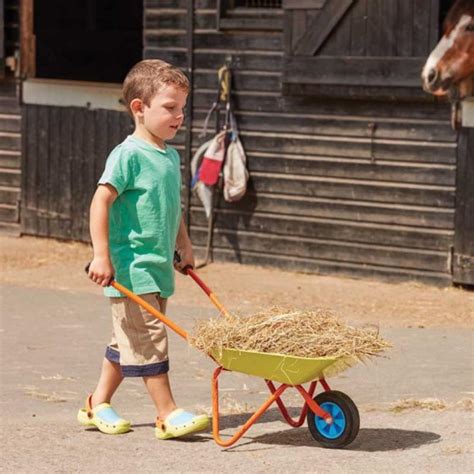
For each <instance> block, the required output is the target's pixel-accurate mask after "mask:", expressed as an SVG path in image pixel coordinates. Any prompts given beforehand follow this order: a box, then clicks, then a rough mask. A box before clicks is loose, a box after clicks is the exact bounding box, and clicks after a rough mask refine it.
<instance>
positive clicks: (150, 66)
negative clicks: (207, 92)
mask: <svg viewBox="0 0 474 474" xmlns="http://www.w3.org/2000/svg"><path fill="white" fill-rule="evenodd" d="M168 84H172V85H174V86H176V87H178V88H179V89H183V90H184V91H186V92H189V80H188V78H187V77H186V76H185V75H184V73H183V72H182V71H181V70H180V69H178V68H177V67H174V66H172V65H171V64H169V63H167V62H165V61H161V59H144V60H143V61H140V62H139V63H137V64H135V66H133V67H132V69H130V71H129V72H128V74H127V76H126V77H125V80H124V81H123V87H122V95H123V100H124V102H125V105H126V106H127V110H128V113H129V114H130V115H131V116H133V114H132V111H131V109H130V102H132V100H133V99H141V100H142V101H143V102H144V103H145V104H146V105H148V106H149V105H150V102H151V100H152V99H153V97H154V96H155V95H156V94H157V93H158V92H159V90H160V89H161V88H162V87H163V86H165V85H168Z"/></svg>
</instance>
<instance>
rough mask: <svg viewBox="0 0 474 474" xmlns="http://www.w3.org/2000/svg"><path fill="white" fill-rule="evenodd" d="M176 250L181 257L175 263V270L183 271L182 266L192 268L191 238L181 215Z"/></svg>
mask: <svg viewBox="0 0 474 474" xmlns="http://www.w3.org/2000/svg"><path fill="white" fill-rule="evenodd" d="M176 250H177V251H178V253H179V256H180V257H181V261H180V262H179V263H175V267H176V268H177V270H179V271H180V272H181V273H184V272H183V269H184V268H186V267H188V266H190V267H192V268H194V255H193V247H192V244H191V239H190V238H189V235H188V231H187V230H186V225H185V224H184V219H183V217H181V222H180V224H179V230H178V236H177V237H176Z"/></svg>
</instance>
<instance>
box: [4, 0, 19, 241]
mask: <svg viewBox="0 0 474 474" xmlns="http://www.w3.org/2000/svg"><path fill="white" fill-rule="evenodd" d="M4 7H5V11H4V14H5V16H4V18H5V30H4V33H5V55H6V56H12V55H13V54H14V52H15V50H16V49H18V47H19V10H18V9H19V0H5V2H4ZM20 186H21V112H20V97H19V85H18V83H17V80H16V79H15V78H14V77H13V75H12V73H11V72H10V71H9V69H8V68H7V69H6V77H5V78H4V79H0V231H1V232H3V233H13V234H17V233H18V232H19V219H20V212H19V209H20V207H19V203H20Z"/></svg>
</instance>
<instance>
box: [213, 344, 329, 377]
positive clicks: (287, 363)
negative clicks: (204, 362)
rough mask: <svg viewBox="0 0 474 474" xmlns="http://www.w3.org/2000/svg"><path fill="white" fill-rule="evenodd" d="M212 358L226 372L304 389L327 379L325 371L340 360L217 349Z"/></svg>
mask: <svg viewBox="0 0 474 474" xmlns="http://www.w3.org/2000/svg"><path fill="white" fill-rule="evenodd" d="M211 355H212V357H213V358H214V359H215V360H216V362H218V363H219V364H220V365H221V366H222V367H224V369H227V370H231V371H233V372H241V373H244V374H248V375H255V376H257V377H262V378H264V379H265V380H272V381H274V382H280V383H284V384H287V385H301V384H304V383H306V382H311V381H312V380H316V379H319V378H324V370H325V369H326V368H328V367H329V366H330V365H332V364H334V363H335V362H337V360H338V359H336V358H334V357H318V358H309V357H296V356H289V355H283V354H272V353H266V352H257V351H241V350H238V349H222V351H220V350H218V349H216V350H214V351H213V352H212V354H211Z"/></svg>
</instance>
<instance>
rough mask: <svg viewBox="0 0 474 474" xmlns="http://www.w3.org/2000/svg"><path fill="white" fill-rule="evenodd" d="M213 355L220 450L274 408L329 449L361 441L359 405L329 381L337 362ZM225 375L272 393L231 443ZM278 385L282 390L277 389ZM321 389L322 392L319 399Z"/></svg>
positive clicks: (189, 272) (143, 303)
mask: <svg viewBox="0 0 474 474" xmlns="http://www.w3.org/2000/svg"><path fill="white" fill-rule="evenodd" d="M184 271H185V273H186V274H187V275H189V276H190V277H191V278H192V279H193V280H194V281H195V282H196V283H197V284H198V285H199V286H200V287H201V288H202V289H203V291H204V292H205V293H206V294H207V295H208V297H209V298H210V300H211V301H212V302H213V304H214V305H215V306H216V307H217V309H218V310H219V311H220V312H221V313H223V314H224V315H226V314H229V313H228V312H227V310H226V309H225V307H224V306H223V305H222V304H221V303H220V302H219V300H218V299H217V297H216V296H215V295H214V293H212V291H211V290H210V289H209V288H208V287H207V286H206V284H205V283H204V282H203V281H202V280H201V279H200V278H199V276H198V275H197V274H196V273H195V272H194V270H193V269H192V268H190V267H187V268H186V269H185V270H184ZM110 285H111V286H113V287H114V288H115V289H117V290H118V291H120V292H121V293H122V294H124V295H126V296H127V297H128V298H130V299H131V300H133V301H134V302H135V303H137V304H139V305H140V306H142V307H143V308H144V309H145V310H147V311H148V312H149V313H150V314H152V315H153V316H155V317H156V318H158V319H159V320H160V321H162V322H163V323H164V324H166V326H168V327H169V328H170V329H172V330H173V331H175V332H176V333H177V334H179V335H180V336H181V337H183V338H184V339H186V340H187V339H188V334H187V332H186V331H185V330H184V329H182V328H181V327H180V326H178V325H177V324H175V323H174V322H173V321H172V320H170V319H169V318H168V317H167V316H165V315H164V314H162V313H161V312H160V311H158V310H157V309H155V308H154V307H153V306H151V305H150V304H148V303H147V302H146V301H145V300H143V299H142V298H140V297H139V296H137V295H136V294H134V293H133V292H131V291H130V290H129V289H127V288H125V287H124V286H123V285H121V284H120V283H118V282H116V281H115V280H113V281H112V282H111V283H110ZM209 355H210V356H211V358H212V359H214V361H215V362H216V363H217V365H218V367H217V368H216V369H215V370H214V373H213V376H212V435H213V438H214V440H215V442H216V443H217V444H218V445H219V446H222V447H229V446H232V445H233V444H234V443H236V442H237V441H238V440H239V439H240V438H241V437H242V436H243V435H244V434H245V433H246V432H247V431H248V429H249V428H250V427H251V426H252V425H253V424H254V423H255V422H256V421H257V420H258V419H259V418H260V417H261V416H262V415H263V413H264V412H265V411H266V410H267V408H268V407H270V405H272V404H273V403H274V402H275V403H276V404H277V406H278V408H279V410H280V412H281V414H282V416H283V419H284V420H285V421H286V422H287V423H288V424H289V425H290V426H293V427H295V428H297V427H300V426H302V425H303V423H304V421H305V419H306V421H307V423H308V429H309V432H310V433H311V435H312V437H313V438H314V439H315V440H316V441H317V442H318V443H319V444H320V445H321V446H323V447H325V448H343V447H345V446H347V445H348V444H349V443H351V442H352V441H354V439H355V438H356V436H357V434H358V432H359V412H358V410H357V407H356V405H355V404H354V402H353V401H352V400H351V399H350V398H349V397H348V396H347V395H346V394H344V393H342V392H339V391H335V390H331V388H330V387H329V384H328V383H327V381H326V380H325V378H324V371H325V369H327V368H328V367H330V366H331V365H332V364H334V363H335V362H336V361H337V359H335V358H331V357H318V358H307V357H295V356H287V355H282V354H271V353H263V352H255V351H241V350H236V349H223V350H222V351H215V352H213V353H212V354H209ZM225 371H229V372H241V373H244V374H248V375H254V376H256V377H261V378H263V379H264V380H265V383H266V384H267V387H268V388H269V390H270V397H269V398H268V399H267V400H266V401H265V402H264V403H263V404H262V405H261V406H260V408H258V410H257V411H256V412H255V413H254V414H253V415H252V416H251V417H250V418H249V419H248V420H247V421H246V422H245V423H244V424H243V426H241V427H240V428H239V430H238V431H237V432H236V433H235V434H234V435H233V436H231V437H230V438H229V439H226V440H224V439H222V438H221V436H220V429H219V383H218V379H219V377H220V375H221V374H222V373H223V372H225ZM275 382H278V383H279V384H280V385H279V386H278V387H276V386H275ZM306 383H309V388H308V389H306V388H304V387H303V384H306ZM318 383H319V384H320V385H321V387H322V389H323V391H322V392H321V393H318V394H317V395H316V396H315V392H316V387H317V385H318ZM290 387H292V388H295V389H296V390H297V391H298V392H299V393H300V394H301V396H302V397H303V400H304V405H303V408H302V409H301V413H300V415H299V417H298V418H297V419H293V418H292V417H291V416H290V415H289V413H288V410H287V408H286V406H285V405H284V403H283V401H282V399H281V396H282V394H283V392H285V390H287V389H288V388H290Z"/></svg>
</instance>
